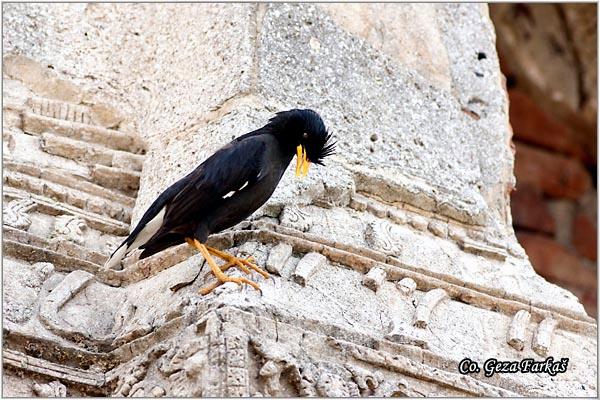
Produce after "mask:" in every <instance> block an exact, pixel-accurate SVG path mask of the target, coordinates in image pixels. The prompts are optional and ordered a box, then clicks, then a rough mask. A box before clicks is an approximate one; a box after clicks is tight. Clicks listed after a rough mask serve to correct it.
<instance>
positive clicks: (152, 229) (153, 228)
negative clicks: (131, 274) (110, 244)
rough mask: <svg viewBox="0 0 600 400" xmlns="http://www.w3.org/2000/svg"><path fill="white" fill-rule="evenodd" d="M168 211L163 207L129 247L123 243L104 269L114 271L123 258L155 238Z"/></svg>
mask: <svg viewBox="0 0 600 400" xmlns="http://www.w3.org/2000/svg"><path fill="white" fill-rule="evenodd" d="M166 209H167V208H166V207H163V209H162V210H160V212H159V213H158V214H156V217H154V218H152V219H151V220H150V221H148V223H147V224H146V226H144V229H142V230H141V231H140V232H139V233H138V234H137V236H136V237H135V240H134V241H133V243H131V244H130V245H129V246H126V245H125V244H124V243H123V245H121V247H119V248H118V249H117V251H115V253H114V254H113V255H112V257H111V258H109V259H108V261H106V264H104V268H107V269H113V268H114V267H115V266H116V265H117V264H118V263H119V262H120V261H121V260H122V259H123V257H125V255H126V254H127V253H129V252H130V251H132V250H135V249H137V248H138V247H140V246H141V245H143V244H145V243H146V242H147V241H148V240H149V239H150V238H151V237H152V236H154V234H155V233H156V232H158V230H159V229H160V227H161V226H162V223H163V219H164V217H165V211H166Z"/></svg>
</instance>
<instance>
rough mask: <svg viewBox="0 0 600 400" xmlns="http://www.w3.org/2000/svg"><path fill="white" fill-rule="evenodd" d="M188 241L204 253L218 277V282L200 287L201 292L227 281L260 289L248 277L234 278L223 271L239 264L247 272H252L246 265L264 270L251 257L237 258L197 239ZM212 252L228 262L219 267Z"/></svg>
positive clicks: (203, 292)
mask: <svg viewBox="0 0 600 400" xmlns="http://www.w3.org/2000/svg"><path fill="white" fill-rule="evenodd" d="M186 241H187V242H188V244H189V245H190V246H193V247H194V248H196V249H198V251H199V252H200V254H202V256H203V257H204V258H205V259H206V262H207V263H208V265H209V266H210V269H211V271H212V273H213V275H214V276H215V278H217V282H215V283H213V284H211V285H209V286H207V287H205V288H202V289H200V290H199V293H200V294H202V295H206V294H208V293H210V292H212V291H213V290H214V289H215V288H216V287H218V286H220V285H222V284H223V283H225V282H234V283H237V284H238V285H241V284H242V283H245V284H247V285H250V286H252V287H253V288H255V289H256V290H258V291H260V287H259V286H258V285H257V284H256V283H254V282H252V281H251V280H249V279H246V278H233V277H230V276H227V275H225V274H224V273H223V271H225V270H227V269H229V268H230V267H232V266H234V265H235V266H237V267H239V268H240V269H241V270H242V271H244V272H245V273H250V270H249V269H248V268H247V267H246V266H250V268H252V269H254V268H256V269H258V270H259V271H262V270H260V268H258V267H257V266H255V265H254V264H252V262H251V261H250V258H248V259H240V258H237V257H233V256H230V255H229V254H227V253H223V252H221V251H219V250H216V249H213V248H210V247H206V246H205V245H203V244H202V243H200V242H198V241H197V240H196V239H186ZM210 253H213V254H215V255H217V253H218V257H219V258H223V259H224V260H226V261H227V263H226V264H224V265H223V266H222V267H219V266H218V265H217V264H216V263H215V261H214V260H213V258H212V257H211V255H210ZM223 255H224V256H226V257H227V258H226V259H225V258H224V257H222V256H223ZM263 272H264V271H263ZM265 274H267V273H266V272H265ZM263 276H264V275H263ZM268 276H269V274H267V276H266V277H268Z"/></svg>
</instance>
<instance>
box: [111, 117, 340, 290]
mask: <svg viewBox="0 0 600 400" xmlns="http://www.w3.org/2000/svg"><path fill="white" fill-rule="evenodd" d="M333 148H334V143H331V135H330V134H329V133H328V132H327V130H326V128H325V125H324V123H323V121H322V119H321V117H320V116H319V115H318V114H317V113H316V112H314V111H312V110H299V109H294V110H290V111H285V112H279V113H277V114H276V116H275V117H273V118H271V119H270V120H269V123H268V124H267V125H265V126H264V127H262V128H260V129H258V130H255V131H253V132H250V133H247V134H245V135H243V136H240V137H238V138H236V139H234V140H233V141H231V142H230V143H228V144H226V145H225V146H223V147H222V148H221V149H219V150H218V151H216V152H215V153H214V154H213V155H212V156H210V157H209V158H208V159H206V161H204V162H203V163H202V164H200V165H199V166H198V167H196V169H194V170H193V171H192V172H190V173H189V174H188V175H186V176H185V177H183V178H182V179H180V180H179V181H177V182H175V183H174V184H173V185H171V186H170V187H169V188H167V189H166V190H165V191H164V192H163V193H162V194H161V195H160V196H159V197H158V198H157V199H156V200H155V201H154V202H153V203H152V205H151V206H150V207H149V208H148V210H147V211H146V212H145V214H144V215H143V216H142V219H141V220H140V222H139V223H138V225H137V226H136V227H135V229H134V230H133V231H132V232H131V234H130V235H129V237H127V238H126V239H125V241H124V242H123V243H122V244H121V246H119V248H118V249H117V250H115V252H114V253H113V255H112V256H111V258H110V259H109V260H108V261H107V263H106V267H107V268H114V267H115V266H116V265H117V264H118V263H119V262H120V260H121V259H122V258H123V257H124V256H125V255H126V254H127V253H129V252H131V251H132V250H134V249H136V248H140V249H142V250H143V252H142V253H141V255H140V258H145V257H148V256H150V255H152V254H155V253H157V252H159V251H161V250H164V249H166V248H168V247H171V246H174V245H178V244H180V243H184V242H186V241H187V242H188V243H190V244H192V245H194V246H195V247H197V248H198V245H196V244H194V239H195V240H196V241H197V243H198V244H202V243H205V242H206V239H207V238H208V236H209V235H210V234H212V233H217V232H220V231H222V230H224V229H227V228H229V227H231V226H233V225H235V224H237V223H239V222H240V221H242V220H244V219H245V218H247V217H248V216H250V215H251V214H252V213H253V212H254V211H256V210H257V209H258V208H259V207H260V206H262V205H263V204H264V203H265V202H266V201H267V200H268V199H269V197H270V196H271V194H272V193H273V191H274V190H275V188H276V187H277V184H278V183H279V181H280V179H281V177H282V175H283V173H284V172H285V170H286V168H287V167H288V165H289V164H290V162H291V160H292V158H293V157H294V155H296V156H297V158H298V160H297V165H296V175H305V174H306V173H307V171H308V165H309V164H310V162H313V163H317V164H322V162H323V159H324V158H325V157H327V156H328V155H330V154H331V153H332V152H333ZM208 249H209V251H211V254H213V255H218V256H219V257H220V258H223V259H226V260H229V261H231V262H232V263H235V264H237V265H238V266H240V260H237V259H235V258H234V257H231V256H229V257H231V258H227V257H224V256H222V254H221V255H219V254H218V253H219V252H218V251H217V250H215V249H210V248H208ZM199 250H200V249H199ZM203 255H204V253H203ZM234 259H235V260H234ZM241 261H243V262H244V260H241ZM244 265H248V262H244ZM252 268H254V269H256V268H255V266H252ZM213 272H215V271H214V270H213ZM259 272H260V271H259ZM263 272H264V271H263ZM261 273H262V272H261ZM265 274H266V273H263V275H265ZM231 279H233V278H231ZM243 281H244V282H245V283H248V282H246V280H243ZM238 283H240V282H238ZM253 286H254V285H253Z"/></svg>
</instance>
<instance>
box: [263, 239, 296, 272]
mask: <svg viewBox="0 0 600 400" xmlns="http://www.w3.org/2000/svg"><path fill="white" fill-rule="evenodd" d="M291 255H292V246H290V245H289V244H287V243H279V244H277V245H276V246H274V247H273V248H272V249H271V251H270V252H269V257H268V258H267V263H266V265H265V266H266V268H267V271H269V272H272V273H274V274H277V275H280V276H282V272H283V268H284V267H285V265H286V262H287V260H288V259H289V258H290V256H291Z"/></svg>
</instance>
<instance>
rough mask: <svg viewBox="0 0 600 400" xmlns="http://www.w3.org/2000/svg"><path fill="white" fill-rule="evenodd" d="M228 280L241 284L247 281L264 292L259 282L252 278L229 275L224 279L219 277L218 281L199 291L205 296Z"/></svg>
mask: <svg viewBox="0 0 600 400" xmlns="http://www.w3.org/2000/svg"><path fill="white" fill-rule="evenodd" d="M227 282H234V283H237V284H238V285H240V286H241V285H242V283H245V284H246V285H250V286H252V287H253V288H254V289H256V290H258V291H259V292H261V294H262V290H260V286H258V284H256V283H254V282H252V281H251V280H249V279H246V278H241V277H240V278H233V277H231V276H227V277H225V278H224V279H222V280H221V279H219V280H218V281H217V282H214V283H212V284H210V285H208V286H207V287H204V288H202V289H200V290H199V291H198V293H200V294H201V295H203V296H204V295H207V294H209V293H210V292H212V291H213V290H215V289H216V288H217V287H219V286H221V285H222V284H223V283H227Z"/></svg>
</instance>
